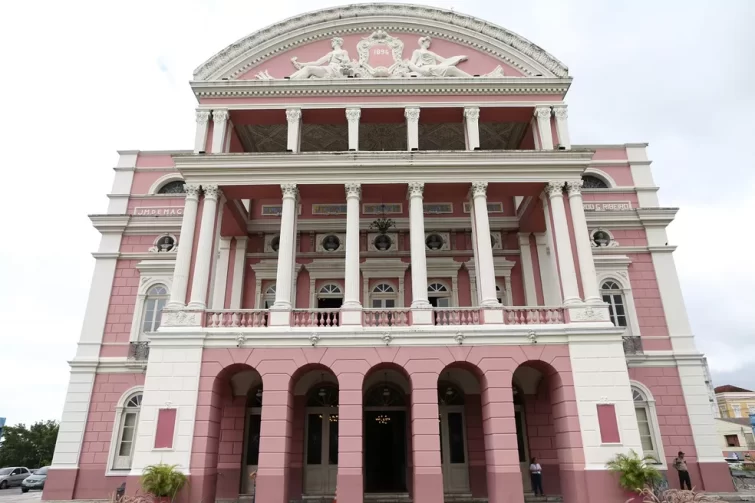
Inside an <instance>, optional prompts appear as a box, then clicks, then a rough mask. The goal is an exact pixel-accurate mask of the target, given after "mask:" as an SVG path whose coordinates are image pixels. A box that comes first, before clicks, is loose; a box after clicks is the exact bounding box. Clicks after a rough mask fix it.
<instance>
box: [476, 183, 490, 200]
mask: <svg viewBox="0 0 755 503" xmlns="http://www.w3.org/2000/svg"><path fill="white" fill-rule="evenodd" d="M487 192H488V182H472V196H474V197H479V196H483V197H484V196H486V195H487Z"/></svg>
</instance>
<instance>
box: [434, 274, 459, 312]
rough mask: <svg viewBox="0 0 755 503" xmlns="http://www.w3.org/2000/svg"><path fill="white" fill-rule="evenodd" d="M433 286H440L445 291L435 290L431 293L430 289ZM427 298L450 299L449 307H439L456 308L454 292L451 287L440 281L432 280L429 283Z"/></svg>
mask: <svg viewBox="0 0 755 503" xmlns="http://www.w3.org/2000/svg"><path fill="white" fill-rule="evenodd" d="M433 285H440V286H442V287H443V288H444V289H445V291H440V290H435V291H430V287H432V286H433ZM427 297H428V298H430V297H435V298H436V299H448V305H447V306H438V307H456V306H455V305H454V304H455V302H454V296H453V291H452V289H451V288H449V286H448V285H447V284H446V282H445V281H440V280H437V279H432V280H428V281H427Z"/></svg>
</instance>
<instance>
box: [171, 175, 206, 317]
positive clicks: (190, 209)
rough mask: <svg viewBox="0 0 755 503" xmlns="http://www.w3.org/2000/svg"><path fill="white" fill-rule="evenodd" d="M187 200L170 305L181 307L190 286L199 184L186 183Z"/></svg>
mask: <svg viewBox="0 0 755 503" xmlns="http://www.w3.org/2000/svg"><path fill="white" fill-rule="evenodd" d="M184 189H185V191H186V201H185V202H184V214H183V218H182V219H181V234H180V235H179V243H178V250H177V251H176V265H175V268H174V269H173V287H172V289H171V291H170V301H169V302H168V307H170V308H172V309H180V308H182V307H184V306H185V305H186V291H187V290H188V288H189V270H190V269H191V252H192V248H193V247H194V229H195V227H196V225H197V206H198V205H199V185H189V184H186V185H184Z"/></svg>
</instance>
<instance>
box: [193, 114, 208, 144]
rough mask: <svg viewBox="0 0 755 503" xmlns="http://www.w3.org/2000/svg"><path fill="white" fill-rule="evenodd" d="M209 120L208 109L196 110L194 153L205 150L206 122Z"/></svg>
mask: <svg viewBox="0 0 755 503" xmlns="http://www.w3.org/2000/svg"><path fill="white" fill-rule="evenodd" d="M209 120H210V111H209V110H197V130H196V133H195V134H194V153H195V154H198V153H200V152H206V151H207V123H208V122H209Z"/></svg>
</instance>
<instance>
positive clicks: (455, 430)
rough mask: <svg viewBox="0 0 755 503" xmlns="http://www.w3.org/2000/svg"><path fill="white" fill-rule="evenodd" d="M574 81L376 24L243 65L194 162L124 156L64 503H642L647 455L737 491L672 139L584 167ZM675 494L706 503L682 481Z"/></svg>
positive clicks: (205, 111)
mask: <svg viewBox="0 0 755 503" xmlns="http://www.w3.org/2000/svg"><path fill="white" fill-rule="evenodd" d="M570 84H571V77H570V76H569V73H568V69H567V68H566V67H565V66H564V65H563V64H562V63H561V62H559V61H558V60H557V59H556V58H554V57H553V56H551V55H550V54H548V53H547V52H545V51H544V50H542V49H541V48H539V47H537V46H536V45H534V44H532V43H531V42H529V41H527V40H525V39H523V38H521V37H520V36H518V35H516V34H514V33H511V32H509V31H507V30H505V29H503V28H500V27H498V26H495V25H493V24H491V23H488V22H486V21H483V20H480V19H475V18H471V17H468V16H465V15H463V14H459V13H456V12H451V11H444V10H439V9H435V8H432V7H418V6H411V5H394V4H362V5H351V6H347V7H341V8H333V9H328V10H323V11H318V12H314V13H308V14H304V15H301V16H298V17H295V18H290V19H287V20H285V21H282V22H281V23H278V24H276V25H273V26H270V27H268V28H265V29H263V30H261V31H258V32H256V33H253V34H252V35H249V36H248V37H246V38H244V39H242V40H240V41H238V42H236V43H234V44H232V45H230V46H228V47H227V48H225V49H223V50H222V51H220V52H219V53H218V54H217V55H215V56H213V57H212V58H211V59H209V60H208V61H207V62H205V63H204V64H202V65H201V66H200V67H199V68H198V69H197V70H196V71H195V74H194V78H193V80H192V82H191V87H192V90H193V91H194V93H195V95H196V97H197V100H198V106H197V110H196V137H195V139H194V149H193V151H160V152H144V151H123V152H120V158H119V160H118V164H117V165H116V167H115V181H114V184H113V189H112V192H111V194H109V199H110V203H109V207H108V210H107V213H106V214H98V215H92V216H91V220H92V222H93V224H94V226H95V227H96V228H97V229H98V230H99V231H100V232H101V233H102V239H101V243H100V247H99V249H98V250H97V251H96V252H95V253H94V257H95V259H96V266H95V270H94V277H93V280H92V288H91V293H90V297H89V302H88V305H87V310H86V316H85V320H84V324H83V329H82V333H81V339H80V342H79V345H78V349H77V352H76V356H75V357H74V359H73V360H72V361H71V378H70V384H69V388H68V394H67V398H66V403H65V408H64V411H63V416H62V422H61V427H60V435H59V437H58V442H57V446H56V451H55V456H54V459H53V466H52V470H51V472H50V475H49V478H48V482H47V487H46V488H45V492H44V495H43V498H44V499H46V500H93V499H104V498H107V497H108V496H109V495H110V494H111V493H112V492H113V491H114V490H115V489H116V488H117V487H118V486H120V485H121V484H122V483H124V482H125V483H126V491H127V493H134V492H136V491H138V490H139V483H138V477H139V475H141V473H142V470H143V469H144V467H146V466H148V465H151V464H155V463H160V462H162V463H169V464H175V465H177V466H178V467H179V469H180V470H181V471H183V472H184V473H186V474H187V475H188V476H189V480H190V484H189V486H188V487H187V488H186V489H185V490H184V491H183V492H182V493H181V496H180V498H181V500H182V501H190V502H205V503H206V502H212V501H236V500H238V499H239V498H240V497H242V498H243V496H244V495H247V494H250V493H251V492H252V487H251V485H250V483H249V477H248V475H249V474H250V473H251V472H253V471H256V472H257V474H258V477H257V483H256V494H257V495H256V498H257V499H256V500H257V501H258V502H263V503H288V502H291V501H296V502H298V501H303V500H305V499H308V498H323V499H327V498H332V497H333V496H334V495H336V493H337V496H338V501H339V503H362V502H364V501H370V499H374V498H376V497H380V498H382V500H388V501H390V500H391V498H393V499H395V500H396V501H410V500H411V501H413V502H415V503H439V502H443V501H444V500H445V501H472V500H474V501H483V500H485V499H487V500H488V501H490V502H491V503H502V502H507V503H508V502H511V503H515V502H516V503H520V502H523V501H524V498H525V496H526V494H528V493H530V492H531V487H530V481H529V470H528V466H529V460H530V458H532V457H536V458H537V459H538V461H539V462H540V464H541V465H542V467H543V479H544V486H545V492H546V494H551V495H561V496H562V497H563V500H564V501H566V502H568V503H576V502H592V501H595V502H597V501H600V502H604V501H616V502H623V501H625V500H626V495H625V494H624V493H623V492H622V491H621V490H619V488H618V484H617V481H616V478H615V477H614V476H613V475H611V474H610V473H609V472H607V471H606V469H605V464H606V462H607V461H608V460H609V459H611V458H612V457H613V456H615V455H616V454H617V453H622V452H628V451H629V450H630V449H633V450H635V451H637V452H640V453H645V454H652V455H654V456H655V457H656V458H657V459H658V460H659V463H660V468H661V469H662V470H664V471H666V470H668V471H670V472H673V469H672V468H671V466H670V464H671V463H670V461H671V460H672V459H673V458H674V457H675V456H676V453H677V451H679V450H682V451H684V452H685V453H686V454H687V458H688V460H689V466H690V470H691V476H692V480H693V484H694V485H695V486H696V487H697V488H699V489H703V490H706V491H729V490H732V482H731V478H730V476H729V471H728V468H727V465H726V464H725V462H724V461H723V459H722V457H721V449H720V446H719V445H718V439H717V436H716V430H715V426H714V422H713V421H714V420H713V414H712V409H711V403H710V395H709V392H708V383H707V378H706V375H707V374H706V367H705V363H704V359H703V355H702V354H700V352H699V351H698V350H697V349H696V347H695V343H694V338H693V335H692V332H691V329H690V325H689V322H688V318H687V314H686V311H685V307H684V301H683V298H682V293H681V289H680V285H679V280H678V278H677V273H676V268H675V265H674V259H673V256H672V252H673V251H674V246H671V245H669V244H668V239H667V236H666V227H667V226H668V225H669V224H670V223H671V222H672V220H673V218H674V215H675V213H676V209H675V208H667V207H663V206H661V205H660V204H659V200H658V196H657V191H658V187H656V186H655V184H654V182H653V177H652V174H651V169H650V164H651V163H650V161H649V160H648V157H647V154H646V145H645V144H622V145H573V144H571V142H570V139H569V128H568V113H567V105H566V103H565V101H564V100H565V95H566V92H567V90H568V88H569V86H570ZM669 482H670V485H671V486H672V487H674V486H676V484H677V482H678V481H677V478H676V475H675V473H669Z"/></svg>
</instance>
